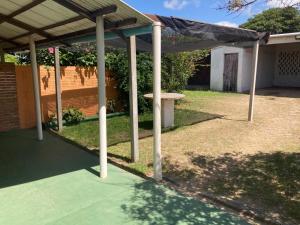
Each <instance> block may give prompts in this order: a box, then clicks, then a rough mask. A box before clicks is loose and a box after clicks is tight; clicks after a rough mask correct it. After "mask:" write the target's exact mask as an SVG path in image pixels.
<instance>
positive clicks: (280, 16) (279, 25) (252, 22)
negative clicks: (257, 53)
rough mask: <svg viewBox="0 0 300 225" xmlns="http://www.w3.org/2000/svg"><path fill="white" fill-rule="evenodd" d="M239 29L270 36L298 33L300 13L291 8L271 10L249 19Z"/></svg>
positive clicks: (299, 29)
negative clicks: (269, 34) (268, 33)
mask: <svg viewBox="0 0 300 225" xmlns="http://www.w3.org/2000/svg"><path fill="white" fill-rule="evenodd" d="M240 27H242V28H246V29H251V30H256V31H259V32H270V33H271V34H281V33H291V32H298V31H300V12H299V10H298V9H296V8H293V7H287V8H272V9H268V10H266V11H264V12H262V13H260V14H257V15H256V16H254V17H252V18H250V19H249V20H248V21H247V22H246V23H244V24H242V25H241V26H240Z"/></svg>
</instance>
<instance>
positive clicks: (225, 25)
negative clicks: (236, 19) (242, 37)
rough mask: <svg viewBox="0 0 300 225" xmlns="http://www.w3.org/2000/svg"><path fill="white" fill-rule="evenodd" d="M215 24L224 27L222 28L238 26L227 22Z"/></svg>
mask: <svg viewBox="0 0 300 225" xmlns="http://www.w3.org/2000/svg"><path fill="white" fill-rule="evenodd" d="M216 24H217V25H220V26H224V27H238V26H239V25H238V24H236V23H232V22H229V21H220V22H217V23H216Z"/></svg>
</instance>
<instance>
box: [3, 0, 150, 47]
mask: <svg viewBox="0 0 300 225" xmlns="http://www.w3.org/2000/svg"><path fill="white" fill-rule="evenodd" d="M0 5H1V8H0V48H3V49H21V48H24V47H26V45H27V44H28V42H29V39H28V36H29V35H31V34H35V38H36V41H37V44H38V45H39V44H44V45H45V44H47V43H52V44H57V43H63V44H67V42H68V38H74V37H77V36H78V37H79V36H84V35H90V34H92V33H95V26H96V24H95V16H96V15H99V13H103V14H105V15H104V18H105V27H106V31H110V32H111V31H115V32H116V31H122V30H124V29H128V28H138V27H144V26H147V25H149V24H151V23H152V20H151V19H150V18H149V17H147V16H145V15H144V14H142V13H140V12H138V11H137V10H135V9H133V8H132V7H130V6H129V5H127V4H126V3H124V2H123V1H121V0H73V1H70V0H0Z"/></svg>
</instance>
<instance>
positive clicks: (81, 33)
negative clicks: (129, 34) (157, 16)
mask: <svg viewBox="0 0 300 225" xmlns="http://www.w3.org/2000/svg"><path fill="white" fill-rule="evenodd" d="M135 23H136V18H128V19H124V20H120V21H116V22H113V23H109V24H105V25H104V29H105V31H110V30H115V29H119V28H121V27H123V26H128V25H132V24H135ZM95 33H96V30H95V28H94V27H92V28H87V29H83V30H79V31H75V32H72V33H68V34H63V35H60V36H54V37H52V38H48V39H44V40H40V41H36V42H35V43H36V45H37V46H39V45H43V44H49V43H51V42H52V43H57V42H66V41H67V40H68V39H70V38H74V37H81V36H85V35H93V34H95ZM26 48H28V45H19V46H18V47H13V48H8V49H6V50H7V51H14V50H24V49H26Z"/></svg>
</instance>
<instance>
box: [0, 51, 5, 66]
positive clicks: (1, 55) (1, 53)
mask: <svg viewBox="0 0 300 225" xmlns="http://www.w3.org/2000/svg"><path fill="white" fill-rule="evenodd" d="M0 62H1V63H5V55H4V51H3V49H2V48H0Z"/></svg>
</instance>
